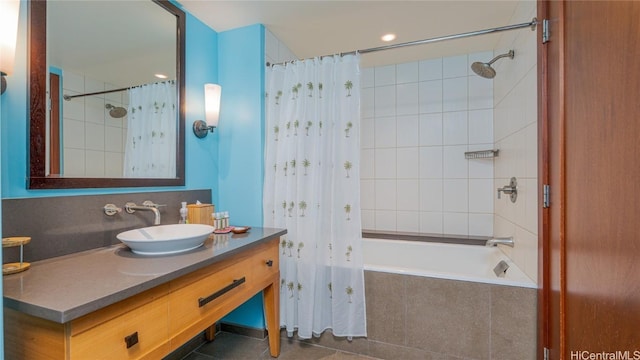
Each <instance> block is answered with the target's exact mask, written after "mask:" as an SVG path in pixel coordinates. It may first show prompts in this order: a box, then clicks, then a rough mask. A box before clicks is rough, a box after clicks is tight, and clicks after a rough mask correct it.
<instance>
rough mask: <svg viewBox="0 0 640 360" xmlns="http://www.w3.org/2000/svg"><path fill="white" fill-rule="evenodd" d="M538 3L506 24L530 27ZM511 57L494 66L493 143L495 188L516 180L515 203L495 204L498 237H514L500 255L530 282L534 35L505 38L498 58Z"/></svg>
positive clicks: (523, 6) (534, 249)
mask: <svg viewBox="0 0 640 360" xmlns="http://www.w3.org/2000/svg"><path fill="white" fill-rule="evenodd" d="M535 15H536V2H535V1H523V2H520V5H519V6H518V8H517V9H516V12H515V13H514V15H513V17H512V18H511V20H510V22H509V23H510V24H518V23H524V22H529V21H531V19H533V17H534V16H535ZM509 49H513V50H514V51H515V57H514V59H513V60H508V61H504V60H501V61H498V62H496V63H495V69H496V71H497V72H498V76H496V78H495V80H494V102H495V107H494V138H495V143H496V147H497V148H499V149H500V157H499V158H498V159H496V162H495V183H494V186H495V187H496V188H498V187H501V186H504V185H506V184H508V183H509V179H510V178H511V177H512V176H515V177H516V178H517V179H518V200H517V201H516V203H511V201H509V200H507V199H505V198H504V197H503V199H501V200H496V203H495V205H496V206H495V217H494V231H495V235H496V236H513V237H514V239H515V246H514V247H513V248H508V247H503V251H505V252H506V253H507V255H509V257H510V258H511V259H513V261H514V262H515V263H516V264H517V265H518V267H520V268H521V269H522V270H523V271H524V272H525V273H526V274H527V275H528V276H529V277H530V278H531V279H533V280H536V279H537V273H538V208H539V202H538V175H537V174H538V168H537V159H538V156H537V155H538V154H537V149H538V148H537V143H538V133H537V128H538V122H537V119H538V112H537V56H536V53H537V51H536V32H535V31H531V30H528V29H522V30H518V31H512V32H505V33H503V35H502V37H501V39H500V41H499V42H498V45H497V47H496V54H502V53H505V52H507V51H508V50H509Z"/></svg>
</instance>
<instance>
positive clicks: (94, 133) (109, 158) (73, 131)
mask: <svg viewBox="0 0 640 360" xmlns="http://www.w3.org/2000/svg"><path fill="white" fill-rule="evenodd" d="M62 87H63V94H66V95H76V94H85V93H90V92H97V91H103V90H109V89H115V88H116V87H115V86H113V85H110V84H107V83H104V82H101V81H98V80H93V79H90V78H86V77H84V76H82V75H77V74H74V73H71V72H69V71H65V72H64V74H63V77H62ZM106 104H111V105H113V106H116V107H118V106H123V107H124V108H127V107H128V95H127V92H126V91H125V92H114V93H109V94H103V95H94V96H85V97H77V98H73V99H71V100H70V101H63V106H62V108H63V123H62V127H63V131H62V133H63V134H64V135H63V136H62V139H61V142H62V147H63V149H62V151H63V154H62V158H63V164H64V166H63V173H64V175H65V176H72V177H122V173H123V172H122V164H123V159H124V148H125V137H126V132H127V131H126V127H127V117H126V116H125V117H123V118H119V119H118V118H113V117H111V116H110V115H109V110H108V109H106V108H105V106H106Z"/></svg>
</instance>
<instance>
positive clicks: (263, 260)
mask: <svg viewBox="0 0 640 360" xmlns="http://www.w3.org/2000/svg"><path fill="white" fill-rule="evenodd" d="M278 274H279V268H278V243H277V239H276V241H270V242H268V243H266V244H262V245H259V246H256V247H255V248H254V249H251V250H248V251H246V253H245V254H242V255H241V256H234V257H232V258H230V259H227V260H225V261H222V262H220V263H216V264H213V265H211V266H209V267H207V268H205V269H202V270H200V271H197V272H195V273H193V274H192V275H188V276H186V277H183V278H181V279H179V280H177V281H174V282H172V283H171V292H170V293H169V332H170V333H171V334H172V336H176V338H175V340H176V341H177V343H181V342H182V340H184V339H187V340H188V339H189V338H190V337H192V336H193V335H195V334H197V333H198V332H200V331H202V330H204V329H205V328H207V327H209V326H210V325H212V324H213V323H214V322H215V321H218V320H219V319H220V318H221V317H222V316H224V315H225V314H227V313H228V312H229V311H231V310H232V309H233V308H235V307H237V306H238V304H239V303H241V302H244V301H246V300H248V299H249V298H250V297H252V296H253V295H255V294H256V293H258V292H259V291H261V290H262V289H264V288H265V287H266V286H267V285H268V283H269V282H274V281H276V282H277V280H274V278H275V277H277V276H279V275H278ZM172 343H173V341H172Z"/></svg>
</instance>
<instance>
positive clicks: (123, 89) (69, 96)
mask: <svg viewBox="0 0 640 360" xmlns="http://www.w3.org/2000/svg"><path fill="white" fill-rule="evenodd" d="M125 90H129V88H120V89H113V90H105V91H96V92H92V93H86V94H78V95H64V96H63V98H64V99H65V100H67V101H69V100H71V99H73V98H77V97H83V96H91V95H100V94H108V93H112V92H118V91H125Z"/></svg>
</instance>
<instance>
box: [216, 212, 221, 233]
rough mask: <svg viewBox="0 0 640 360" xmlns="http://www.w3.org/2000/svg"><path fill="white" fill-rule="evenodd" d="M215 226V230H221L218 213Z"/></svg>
mask: <svg viewBox="0 0 640 360" xmlns="http://www.w3.org/2000/svg"><path fill="white" fill-rule="evenodd" d="M215 224H216V225H215V227H216V229H222V224H221V221H220V213H219V212H217V213H216V220H215Z"/></svg>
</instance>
